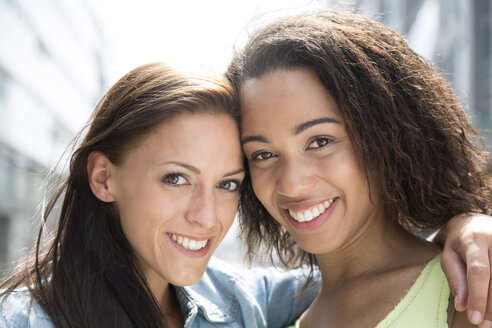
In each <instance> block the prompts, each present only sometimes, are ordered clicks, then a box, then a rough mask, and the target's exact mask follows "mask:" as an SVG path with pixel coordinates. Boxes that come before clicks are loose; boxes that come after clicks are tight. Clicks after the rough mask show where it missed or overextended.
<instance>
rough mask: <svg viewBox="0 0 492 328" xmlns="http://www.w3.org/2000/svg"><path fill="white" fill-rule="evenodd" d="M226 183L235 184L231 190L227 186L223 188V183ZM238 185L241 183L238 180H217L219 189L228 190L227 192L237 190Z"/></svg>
mask: <svg viewBox="0 0 492 328" xmlns="http://www.w3.org/2000/svg"><path fill="white" fill-rule="evenodd" d="M226 183H234V184H235V185H236V186H235V187H234V189H232V190H231V189H228V188H223V185H224V184H226ZM240 185H241V181H239V180H226V181H221V182H219V183H218V184H217V187H218V188H220V189H223V190H225V191H228V192H238V191H239V187H240Z"/></svg>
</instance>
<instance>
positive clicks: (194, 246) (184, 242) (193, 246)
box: [171, 233, 208, 251]
mask: <svg viewBox="0 0 492 328" xmlns="http://www.w3.org/2000/svg"><path fill="white" fill-rule="evenodd" d="M171 238H172V240H174V241H175V242H177V243H178V244H180V245H181V246H183V248H186V249H188V250H190V251H197V250H200V249H202V248H203V247H205V245H207V242H208V240H207V239H205V240H194V239H189V238H188V237H183V236H180V235H176V234H174V233H173V234H171Z"/></svg>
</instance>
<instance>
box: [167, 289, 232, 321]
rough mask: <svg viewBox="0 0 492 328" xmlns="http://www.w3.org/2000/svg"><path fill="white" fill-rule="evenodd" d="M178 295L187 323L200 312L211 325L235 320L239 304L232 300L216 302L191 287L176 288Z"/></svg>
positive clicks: (225, 298) (225, 299)
mask: <svg viewBox="0 0 492 328" xmlns="http://www.w3.org/2000/svg"><path fill="white" fill-rule="evenodd" d="M174 288H175V289H176V295H177V297H178V301H179V303H180V305H181V311H182V312H183V314H184V315H185V317H186V323H188V321H189V320H192V319H193V318H194V317H195V316H196V313H197V312H200V313H201V314H202V315H203V316H204V317H205V318H206V319H207V320H208V321H209V322H211V323H229V322H232V321H233V320H234V318H235V316H234V313H235V312H236V311H237V308H238V306H239V304H238V303H237V301H235V300H233V299H231V300H228V302H225V301H227V297H226V295H223V296H224V299H221V300H217V302H214V301H213V300H211V299H210V298H207V297H205V296H204V295H201V294H199V293H197V292H196V291H195V290H193V289H191V288H189V287H178V286H175V287H174Z"/></svg>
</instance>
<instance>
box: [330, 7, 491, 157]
mask: <svg viewBox="0 0 492 328" xmlns="http://www.w3.org/2000/svg"><path fill="white" fill-rule="evenodd" d="M328 2H329V1H328ZM355 5H356V8H357V11H358V12H361V13H363V14H367V15H370V16H371V17H373V18H379V20H380V21H382V22H383V23H384V24H386V25H387V26H389V27H391V28H393V29H395V30H397V31H399V32H400V33H402V34H404V35H406V36H407V37H408V41H409V43H410V45H411V46H412V47H413V48H414V49H415V50H416V51H417V52H418V53H419V54H421V55H423V56H424V57H426V58H428V59H430V60H431V61H432V62H433V63H434V64H435V65H437V66H438V67H439V68H440V69H441V70H442V71H443V72H444V74H445V77H446V78H447V79H448V80H449V81H450V82H451V84H452V86H453V88H454V90H455V91H456V93H457V94H458V96H459V97H460V98H461V100H462V101H463V103H464V104H466V107H467V110H468V113H469V115H470V117H471V120H472V123H473V125H474V126H475V128H477V129H479V131H480V132H481V134H482V136H483V137H484V139H485V143H486V145H487V149H488V151H489V152H492V1H490V0H473V1H466V0H358V1H355ZM375 14H376V16H375ZM490 160H492V159H490Z"/></svg>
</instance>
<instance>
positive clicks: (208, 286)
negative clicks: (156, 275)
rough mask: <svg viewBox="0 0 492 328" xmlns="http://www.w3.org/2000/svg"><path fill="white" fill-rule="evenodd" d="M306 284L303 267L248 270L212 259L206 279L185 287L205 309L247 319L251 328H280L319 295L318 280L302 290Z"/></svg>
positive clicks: (245, 320)
mask: <svg viewBox="0 0 492 328" xmlns="http://www.w3.org/2000/svg"><path fill="white" fill-rule="evenodd" d="M304 284H305V272H304V271H303V270H292V271H283V270H280V269H276V268H271V267H270V268H255V269H250V270H245V269H237V268H233V267H231V266H230V265H229V264H227V263H225V262H223V261H221V260H218V259H212V260H211V261H210V263H209V266H208V268H207V270H206V272H205V274H204V275H203V278H202V279H201V280H200V281H199V282H198V283H197V284H195V285H193V286H190V287H185V288H184V289H183V290H184V291H185V292H186V294H187V295H188V297H189V298H190V299H192V300H193V301H194V303H196V304H197V305H198V307H199V308H202V309H203V312H209V311H210V310H211V309H213V312H215V313H217V312H220V313H221V314H222V317H223V318H229V319H233V318H234V320H238V319H241V320H244V322H245V323H247V325H246V326H248V327H263V326H266V325H267V324H268V327H277V326H279V327H280V326H286V323H288V322H290V320H292V318H296V317H297V316H298V315H300V313H302V311H304V310H305V309H306V308H307V306H308V305H309V304H311V302H312V301H313V299H314V298H315V297H316V295H317V293H318V289H319V286H318V283H317V282H316V283H314V284H311V285H310V286H309V287H308V288H307V289H306V290H305V291H303V292H302V293H300V291H301V290H302V288H303V286H304ZM207 316H208V317H210V315H207ZM277 323H278V325H276V324H277Z"/></svg>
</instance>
